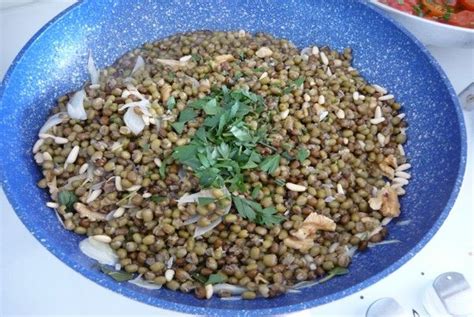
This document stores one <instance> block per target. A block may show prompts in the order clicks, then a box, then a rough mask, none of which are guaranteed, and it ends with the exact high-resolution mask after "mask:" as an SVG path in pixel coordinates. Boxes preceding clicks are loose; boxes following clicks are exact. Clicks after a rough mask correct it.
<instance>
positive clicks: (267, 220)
mask: <svg viewBox="0 0 474 317" xmlns="http://www.w3.org/2000/svg"><path fill="white" fill-rule="evenodd" d="M232 200H233V201H234V205H235V208H236V209H237V211H238V212H239V214H240V215H241V216H242V217H244V218H246V219H249V220H250V221H255V223H257V224H260V225H265V226H272V225H274V224H278V223H280V222H282V221H283V220H284V219H285V218H284V217H283V216H281V215H279V214H277V210H276V209H275V207H267V208H265V209H264V208H262V206H261V205H260V204H259V203H256V202H254V201H251V200H248V199H245V198H241V197H238V196H233V197H232Z"/></svg>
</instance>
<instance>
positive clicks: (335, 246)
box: [328, 242, 339, 253]
mask: <svg viewBox="0 0 474 317" xmlns="http://www.w3.org/2000/svg"><path fill="white" fill-rule="evenodd" d="M337 247H339V242H334V243H333V244H331V246H329V248H328V253H333V252H334V251H336V249H337Z"/></svg>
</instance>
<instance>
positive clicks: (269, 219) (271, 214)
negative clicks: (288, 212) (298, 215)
mask: <svg viewBox="0 0 474 317" xmlns="http://www.w3.org/2000/svg"><path fill="white" fill-rule="evenodd" d="M284 219H285V217H283V216H281V215H279V214H278V213H277V210H276V209H275V207H273V206H272V207H267V208H265V209H263V210H262V211H261V212H260V213H258V217H257V223H259V224H262V225H265V226H269V227H270V226H273V225H275V224H279V223H280V222H282V221H283V220H284Z"/></svg>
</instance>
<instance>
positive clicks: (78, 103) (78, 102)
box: [67, 89, 87, 120]
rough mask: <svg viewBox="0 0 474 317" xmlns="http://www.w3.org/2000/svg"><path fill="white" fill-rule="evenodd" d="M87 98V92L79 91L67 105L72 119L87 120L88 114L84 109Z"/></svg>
mask: <svg viewBox="0 0 474 317" xmlns="http://www.w3.org/2000/svg"><path fill="white" fill-rule="evenodd" d="M85 97H86V92H85V91H84V89H81V90H79V91H78V92H76V93H75V94H74V95H72V97H71V99H69V101H68V103H67V114H68V115H69V117H71V118H72V119H76V120H86V119H87V113H86V110H85V109H84V98H85Z"/></svg>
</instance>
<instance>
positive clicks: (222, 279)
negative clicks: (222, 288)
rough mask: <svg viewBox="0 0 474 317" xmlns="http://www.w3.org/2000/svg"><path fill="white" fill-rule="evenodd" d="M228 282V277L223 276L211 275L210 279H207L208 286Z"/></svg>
mask: <svg viewBox="0 0 474 317" xmlns="http://www.w3.org/2000/svg"><path fill="white" fill-rule="evenodd" d="M225 280H226V277H225V276H224V275H222V274H219V273H217V274H211V275H209V278H208V279H207V281H206V283H205V284H206V285H209V284H220V283H222V282H225Z"/></svg>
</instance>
